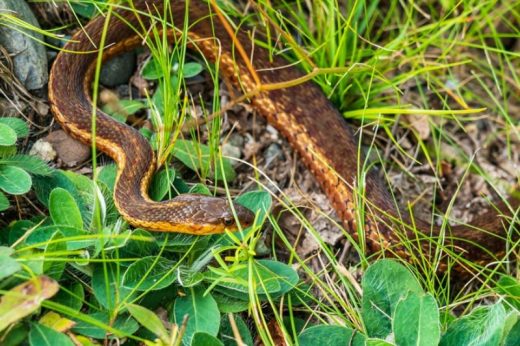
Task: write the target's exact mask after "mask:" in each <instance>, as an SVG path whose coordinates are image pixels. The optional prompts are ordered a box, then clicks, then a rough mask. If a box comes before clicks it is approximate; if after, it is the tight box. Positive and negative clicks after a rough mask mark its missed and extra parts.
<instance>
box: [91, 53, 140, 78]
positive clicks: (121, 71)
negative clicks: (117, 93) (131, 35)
mask: <svg viewBox="0 0 520 346" xmlns="http://www.w3.org/2000/svg"><path fill="white" fill-rule="evenodd" d="M136 64H137V56H136V54H135V51H130V52H126V53H123V54H120V55H117V56H115V57H113V58H112V59H110V60H108V61H107V62H105V63H104V64H103V67H102V68H101V74H100V75H99V81H100V82H101V84H103V85H105V86H107V87H115V86H118V85H121V84H126V83H128V81H129V80H130V77H131V76H132V74H133V73H134V72H135V68H136Z"/></svg>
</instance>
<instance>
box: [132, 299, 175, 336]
mask: <svg viewBox="0 0 520 346" xmlns="http://www.w3.org/2000/svg"><path fill="white" fill-rule="evenodd" d="M126 307H127V309H128V312H130V314H131V315H132V317H134V318H135V319H136V320H137V322H139V323H140V324H141V325H142V326H143V327H145V328H146V329H148V330H149V331H151V332H152V333H154V334H155V335H156V336H157V337H159V338H160V339H161V340H163V341H164V342H165V343H167V342H168V339H169V335H168V331H167V330H166V328H164V325H163V322H162V321H161V319H160V318H159V317H157V315H156V314H155V313H154V312H153V311H150V310H148V309H147V308H144V307H142V306H139V305H135V304H127V305H126Z"/></svg>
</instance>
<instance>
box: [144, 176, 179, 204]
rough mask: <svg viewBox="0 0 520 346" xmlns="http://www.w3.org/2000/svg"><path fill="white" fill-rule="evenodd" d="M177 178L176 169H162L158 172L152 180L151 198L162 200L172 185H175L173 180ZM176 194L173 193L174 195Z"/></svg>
mask: <svg viewBox="0 0 520 346" xmlns="http://www.w3.org/2000/svg"><path fill="white" fill-rule="evenodd" d="M174 180H175V170H173V169H171V168H168V169H161V170H160V171H159V172H157V174H155V175H154V176H153V178H152V182H151V184H150V191H148V192H149V194H150V198H151V199H153V200H154V201H162V200H163V198H164V197H166V195H167V194H168V193H169V192H171V191H170V190H171V187H172V186H173V184H172V183H173V181H174ZM173 196H175V194H172V197H173Z"/></svg>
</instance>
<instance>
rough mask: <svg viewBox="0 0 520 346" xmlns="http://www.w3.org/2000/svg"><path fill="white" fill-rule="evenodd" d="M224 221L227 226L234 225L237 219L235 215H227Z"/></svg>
mask: <svg viewBox="0 0 520 346" xmlns="http://www.w3.org/2000/svg"><path fill="white" fill-rule="evenodd" d="M222 221H223V222H224V226H226V227H229V226H233V225H234V224H235V219H234V218H233V217H225V218H224V219H223V220H222Z"/></svg>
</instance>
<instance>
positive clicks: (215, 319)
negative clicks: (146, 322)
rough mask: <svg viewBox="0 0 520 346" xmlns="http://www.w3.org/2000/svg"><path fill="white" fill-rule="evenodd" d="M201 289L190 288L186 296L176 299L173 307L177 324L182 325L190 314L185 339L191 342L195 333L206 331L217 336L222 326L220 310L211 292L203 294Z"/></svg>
mask: <svg viewBox="0 0 520 346" xmlns="http://www.w3.org/2000/svg"><path fill="white" fill-rule="evenodd" d="M203 293H204V291H203V290H201V289H190V291H189V292H187V294H186V296H184V297H179V298H177V299H176V300H175V305H174V307H173V313H174V319H175V323H177V325H179V326H180V325H181V324H182V322H183V320H184V316H188V324H187V325H186V330H185V333H184V337H183V341H184V342H185V343H187V344H189V343H190V342H191V339H192V337H193V334H195V333H196V332H205V333H208V334H210V335H213V336H216V335H217V333H218V329H219V326H220V312H219V311H218V307H217V303H216V302H215V299H213V297H212V296H211V294H209V293H208V294H206V295H203Z"/></svg>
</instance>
